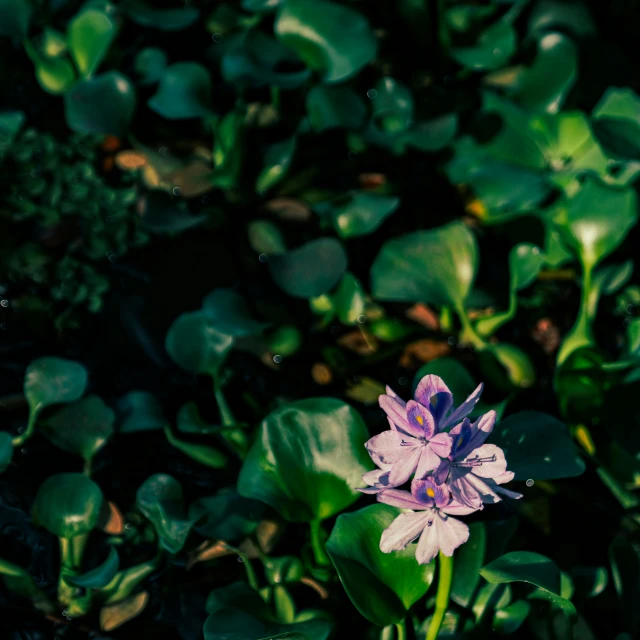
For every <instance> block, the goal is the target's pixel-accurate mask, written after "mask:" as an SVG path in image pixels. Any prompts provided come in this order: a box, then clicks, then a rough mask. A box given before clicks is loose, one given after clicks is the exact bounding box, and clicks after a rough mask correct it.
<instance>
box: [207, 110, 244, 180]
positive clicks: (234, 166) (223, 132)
mask: <svg viewBox="0 0 640 640" xmlns="http://www.w3.org/2000/svg"><path fill="white" fill-rule="evenodd" d="M245 116H246V113H245V112H244V111H243V110H240V109H234V110H233V111H229V113H227V114H225V115H224V116H223V117H222V118H221V119H220V120H219V121H218V123H217V125H216V127H215V132H214V140H215V144H214V147H213V163H214V165H215V171H214V173H213V176H212V182H213V184H214V185H215V186H217V187H219V188H220V189H232V188H233V187H235V186H236V183H237V182H238V180H239V179H240V171H241V169H242V158H243V154H244V148H243V141H244V121H245Z"/></svg>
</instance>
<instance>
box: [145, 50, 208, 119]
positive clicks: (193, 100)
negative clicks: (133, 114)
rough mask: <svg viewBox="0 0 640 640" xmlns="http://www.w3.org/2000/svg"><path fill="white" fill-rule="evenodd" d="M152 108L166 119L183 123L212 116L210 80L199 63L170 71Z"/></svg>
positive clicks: (183, 64)
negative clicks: (185, 120)
mask: <svg viewBox="0 0 640 640" xmlns="http://www.w3.org/2000/svg"><path fill="white" fill-rule="evenodd" d="M148 104H149V107H151V109H153V110H154V111H155V112H156V113H159V114H160V115H161V116H163V117H164V118H169V119H170V120H181V119H188V118H201V117H204V116H208V115H210V114H211V78H210V77H209V72H208V71H207V70H206V69H205V68H204V67H203V66H202V65H200V64H198V63H197V62H176V63H175V64H172V65H171V66H170V67H167V68H166V70H165V72H164V73H163V75H162V78H161V80H160V84H159V85H158V90H157V92H156V93H155V95H153V96H152V97H151V98H149V102H148Z"/></svg>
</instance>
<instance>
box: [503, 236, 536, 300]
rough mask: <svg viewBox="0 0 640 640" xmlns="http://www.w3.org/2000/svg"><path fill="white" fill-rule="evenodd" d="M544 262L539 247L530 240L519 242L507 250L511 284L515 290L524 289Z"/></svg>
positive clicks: (531, 281)
mask: <svg viewBox="0 0 640 640" xmlns="http://www.w3.org/2000/svg"><path fill="white" fill-rule="evenodd" d="M544 262H545V255H544V253H542V251H540V247H538V246H536V245H535V244H532V243H530V242H521V243H520V244H518V245H516V246H515V247H513V249H511V251H510V252H509V273H510V274H511V283H512V284H511V286H512V288H513V289H514V290H515V291H520V289H526V288H527V287H528V286H529V285H530V284H532V283H533V281H534V280H535V279H536V278H537V277H538V273H540V269H542V267H543V265H544Z"/></svg>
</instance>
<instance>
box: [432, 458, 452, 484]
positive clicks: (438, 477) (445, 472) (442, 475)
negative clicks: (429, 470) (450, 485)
mask: <svg viewBox="0 0 640 640" xmlns="http://www.w3.org/2000/svg"><path fill="white" fill-rule="evenodd" d="M450 470H451V463H450V462H449V460H440V466H439V467H438V468H437V469H436V472H435V473H434V474H433V478H434V480H435V481H436V484H443V483H444V482H446V481H447V478H448V477H449V471H450Z"/></svg>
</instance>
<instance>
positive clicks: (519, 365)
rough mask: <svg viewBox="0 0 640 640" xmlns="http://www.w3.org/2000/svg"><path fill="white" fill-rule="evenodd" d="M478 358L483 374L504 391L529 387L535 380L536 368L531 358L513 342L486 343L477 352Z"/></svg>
mask: <svg viewBox="0 0 640 640" xmlns="http://www.w3.org/2000/svg"><path fill="white" fill-rule="evenodd" d="M478 359H479V363H480V366H481V367H482V370H483V372H484V373H485V375H486V376H487V377H490V378H491V381H492V383H493V384H494V385H495V386H496V387H498V388H500V389H502V390H504V391H507V392H508V391H512V390H513V389H514V388H527V387H531V386H532V385H533V383H534V382H535V380H536V370H535V367H534V366H533V362H531V358H529V356H528V355H527V353H526V352H525V351H523V350H522V349H520V347H516V345H514V344H509V343H508V342H498V343H496V344H493V343H491V344H488V345H486V347H485V348H484V349H483V350H482V351H480V352H479V358H478Z"/></svg>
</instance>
